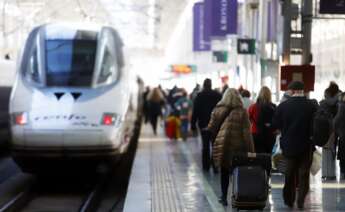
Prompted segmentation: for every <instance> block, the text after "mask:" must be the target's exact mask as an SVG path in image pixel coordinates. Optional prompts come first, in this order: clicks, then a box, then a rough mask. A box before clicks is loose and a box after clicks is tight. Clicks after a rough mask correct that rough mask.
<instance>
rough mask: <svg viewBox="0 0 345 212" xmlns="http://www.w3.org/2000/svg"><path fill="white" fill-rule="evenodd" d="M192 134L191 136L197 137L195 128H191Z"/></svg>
mask: <svg viewBox="0 0 345 212" xmlns="http://www.w3.org/2000/svg"><path fill="white" fill-rule="evenodd" d="M192 136H193V137H197V136H198V131H197V130H196V129H195V130H193V129H192Z"/></svg>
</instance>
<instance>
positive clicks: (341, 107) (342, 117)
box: [334, 93, 345, 140]
mask: <svg viewBox="0 0 345 212" xmlns="http://www.w3.org/2000/svg"><path fill="white" fill-rule="evenodd" d="M334 130H335V132H336V134H337V135H338V136H339V137H340V139H341V140H344V139H345V93H342V94H341V95H340V97H339V101H338V111H337V114H336V115H335V118H334Z"/></svg>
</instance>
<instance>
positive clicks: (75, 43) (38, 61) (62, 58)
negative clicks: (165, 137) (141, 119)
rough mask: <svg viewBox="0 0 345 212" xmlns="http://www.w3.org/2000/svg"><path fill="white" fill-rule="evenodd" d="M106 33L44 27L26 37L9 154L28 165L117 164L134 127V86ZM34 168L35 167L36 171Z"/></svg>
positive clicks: (110, 32) (114, 39) (119, 49)
mask: <svg viewBox="0 0 345 212" xmlns="http://www.w3.org/2000/svg"><path fill="white" fill-rule="evenodd" d="M135 85H136V82H135V79H134V80H133V77H132V76H131V74H130V72H129V70H128V69H126V66H125V61H124V53H123V43H122V41H121V38H120V37H119V35H118V33H117V32H116V31H115V30H114V29H113V28H111V27H95V26H93V27H84V26H78V27H76V26H72V25H64V24H48V25H43V26H39V27H36V28H35V29H33V31H32V32H31V33H30V34H29V36H28V38H27V41H26V44H25V46H24V49H23V51H22V53H21V56H20V59H19V60H18V64H17V75H16V79H15V83H14V86H13V90H12V93H11V99H10V106H9V113H10V117H11V137H12V139H11V150H12V154H13V157H14V159H15V161H16V162H17V163H18V164H19V165H20V166H21V167H22V168H23V169H24V170H25V169H28V170H29V169H30V168H31V167H30V166H31V165H32V164H30V163H32V161H35V163H39V161H42V160H44V159H49V158H50V159H52V158H92V157H103V156H111V157H112V156H118V155H121V154H123V153H124V152H126V150H127V148H128V145H129V143H130V138H131V137H132V135H133V133H134V130H135V129H134V127H135V124H134V122H135V121H136V119H137V111H136V107H135V106H134V104H133V101H134V102H135V98H134V96H133V95H135V94H136V92H137V88H138V86H135ZM36 165H37V164H36Z"/></svg>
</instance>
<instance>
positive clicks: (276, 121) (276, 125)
mask: <svg viewBox="0 0 345 212" xmlns="http://www.w3.org/2000/svg"><path fill="white" fill-rule="evenodd" d="M280 110H281V109H280V106H278V107H277V108H276V111H275V113H274V115H273V120H272V127H273V129H275V130H276V133H279V131H280V130H281V128H282V117H281V116H282V114H281V111H280Z"/></svg>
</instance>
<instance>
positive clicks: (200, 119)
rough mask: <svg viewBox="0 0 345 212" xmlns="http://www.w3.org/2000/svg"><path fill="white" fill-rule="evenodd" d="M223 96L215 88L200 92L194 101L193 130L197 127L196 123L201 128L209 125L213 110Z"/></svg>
mask: <svg viewBox="0 0 345 212" xmlns="http://www.w3.org/2000/svg"><path fill="white" fill-rule="evenodd" d="M221 98H222V95H221V94H220V93H218V92H217V91H214V90H208V89H207V90H206V89H204V90H202V91H201V92H200V93H198V95H197V96H196V98H195V100H194V103H193V114H192V122H191V127H192V130H195V129H196V124H198V126H199V128H200V129H203V128H205V127H206V126H207V124H208V122H209V120H210V116H211V113H212V110H213V108H214V107H215V106H216V105H217V103H218V102H219V101H220V100H221Z"/></svg>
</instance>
